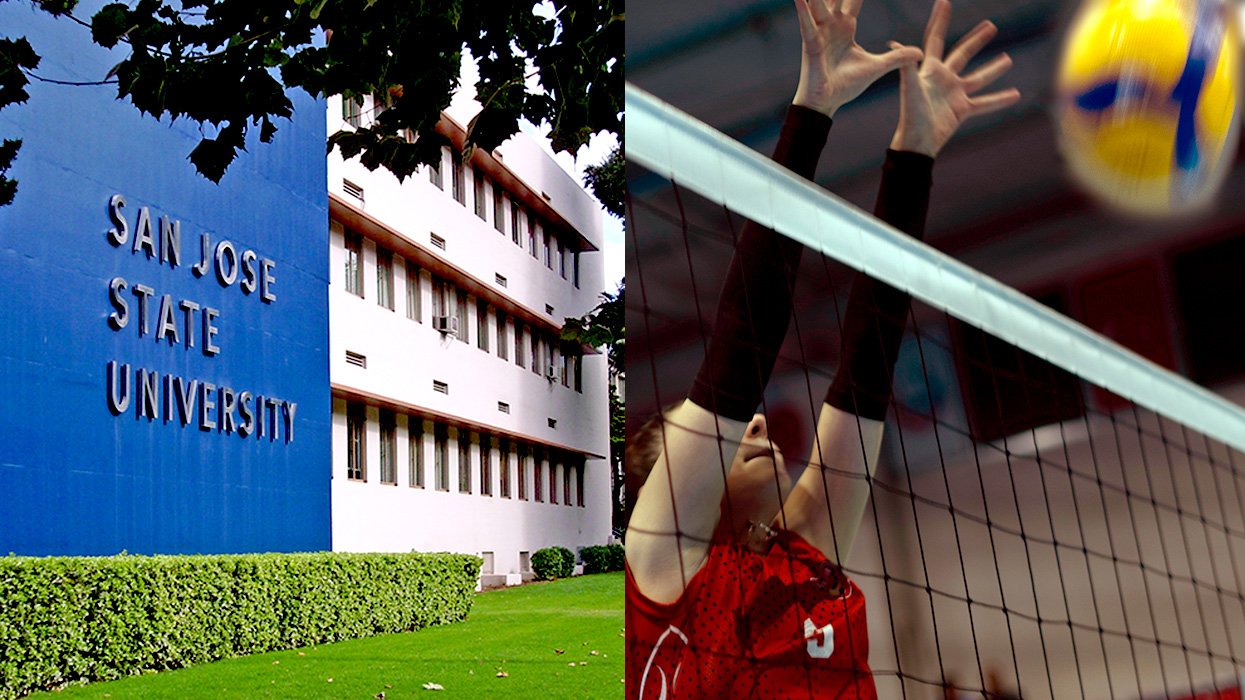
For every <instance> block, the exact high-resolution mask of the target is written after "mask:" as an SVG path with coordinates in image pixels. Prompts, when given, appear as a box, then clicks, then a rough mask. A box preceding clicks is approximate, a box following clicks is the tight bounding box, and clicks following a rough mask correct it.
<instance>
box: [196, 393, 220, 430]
mask: <svg viewBox="0 0 1245 700" xmlns="http://www.w3.org/2000/svg"><path fill="white" fill-rule="evenodd" d="M214 393H216V385H215V384H212V383H211V382H202V383H201V384H199V430H202V431H204V432H208V433H210V432H212V431H213V430H216V419H215V418H208V411H211V410H212V409H213V408H216V402H215V401H213V400H212V394H214Z"/></svg>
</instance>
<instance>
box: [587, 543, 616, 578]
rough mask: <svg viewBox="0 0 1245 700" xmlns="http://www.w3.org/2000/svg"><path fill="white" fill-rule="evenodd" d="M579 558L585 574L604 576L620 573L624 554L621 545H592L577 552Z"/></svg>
mask: <svg viewBox="0 0 1245 700" xmlns="http://www.w3.org/2000/svg"><path fill="white" fill-rule="evenodd" d="M579 558H580V559H582V560H583V562H584V573H585V574H604V573H608V572H610V571H622V570H623V564H624V562H625V553H624V551H623V546H622V545H621V544H604V545H592V546H590V547H584V548H583V549H581V550H579Z"/></svg>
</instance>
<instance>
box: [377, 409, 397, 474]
mask: <svg viewBox="0 0 1245 700" xmlns="http://www.w3.org/2000/svg"><path fill="white" fill-rule="evenodd" d="M397 451H398V425H397V419H396V418H395V417H394V415H393V412H391V411H381V412H380V483H382V484H395V485H396V484H397V483H398V468H397V467H398V465H397V463H396V461H397Z"/></svg>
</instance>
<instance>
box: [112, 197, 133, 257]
mask: <svg viewBox="0 0 1245 700" xmlns="http://www.w3.org/2000/svg"><path fill="white" fill-rule="evenodd" d="M124 206H125V197H122V196H121V195H119V194H114V195H113V196H112V197H109V198H108V218H110V219H112V223H113V227H112V228H110V229H108V242H109V243H111V244H113V245H114V246H117V247H118V248H120V247H121V246H123V245H125V242H126V241H128V240H129V239H130V225H129V224H127V223H126V221H125V217H124V216H121V208H122V207H124Z"/></svg>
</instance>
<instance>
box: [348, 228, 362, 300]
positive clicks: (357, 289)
mask: <svg viewBox="0 0 1245 700" xmlns="http://www.w3.org/2000/svg"><path fill="white" fill-rule="evenodd" d="M346 291H347V292H350V293H351V294H357V295H359V296H363V236H360V235H359V234H357V233H351V232H350V231H347V232H346Z"/></svg>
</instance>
